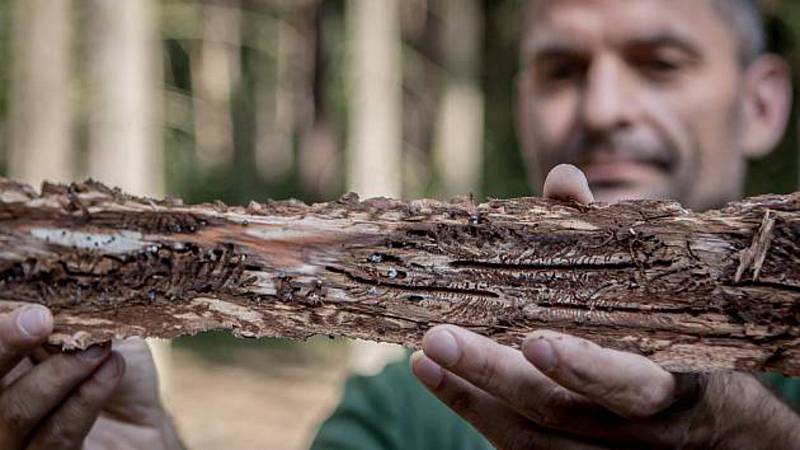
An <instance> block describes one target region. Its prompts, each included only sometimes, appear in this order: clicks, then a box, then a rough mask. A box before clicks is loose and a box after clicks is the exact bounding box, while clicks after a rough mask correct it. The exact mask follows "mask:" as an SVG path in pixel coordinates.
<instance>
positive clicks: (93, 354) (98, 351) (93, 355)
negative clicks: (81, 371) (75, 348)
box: [78, 345, 108, 362]
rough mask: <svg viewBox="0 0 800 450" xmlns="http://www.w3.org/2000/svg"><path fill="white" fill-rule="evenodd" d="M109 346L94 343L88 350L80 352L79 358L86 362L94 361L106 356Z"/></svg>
mask: <svg viewBox="0 0 800 450" xmlns="http://www.w3.org/2000/svg"><path fill="white" fill-rule="evenodd" d="M107 351H108V347H107V346H105V345H93V346H91V347H89V348H87V349H86V350H81V351H80V352H78V358H80V359H81V360H83V361H86V362H94V361H96V360H98V359H100V358H101V357H103V356H105V354H106V352H107Z"/></svg>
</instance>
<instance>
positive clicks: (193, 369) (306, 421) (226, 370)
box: [165, 345, 348, 450]
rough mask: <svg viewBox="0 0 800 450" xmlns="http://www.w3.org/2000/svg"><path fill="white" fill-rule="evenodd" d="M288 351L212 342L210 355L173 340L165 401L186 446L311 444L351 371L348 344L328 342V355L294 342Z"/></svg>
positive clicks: (289, 447) (266, 448)
mask: <svg viewBox="0 0 800 450" xmlns="http://www.w3.org/2000/svg"><path fill="white" fill-rule="evenodd" d="M286 352H287V350H286V349H283V350H281V351H279V352H277V356H276V352H274V351H268V350H267V351H261V350H258V349H254V348H244V349H242V348H239V347H237V346H233V347H229V348H217V349H214V350H212V351H211V356H210V357H209V355H208V352H198V351H196V350H193V349H191V348H188V349H187V348H185V347H182V346H180V345H177V346H174V348H173V350H172V362H171V377H170V379H171V383H170V387H169V390H168V398H166V400H165V402H166V403H167V405H168V407H169V409H170V411H171V412H172V413H173V416H174V417H175V421H176V423H177V425H178V427H179V431H180V433H181V436H182V437H183V439H184V441H185V443H186V444H187V445H188V447H189V448H191V449H241V450H246V449H259V450H272V449H274V450H299V449H307V448H308V445H309V444H310V440H311V438H312V437H313V433H314V432H315V430H316V427H317V425H318V424H319V423H320V422H321V421H322V420H323V419H324V418H325V417H327V415H328V414H329V413H330V411H332V409H333V408H334V407H335V406H336V403H337V402H338V399H339V395H340V388H341V386H342V383H343V382H344V380H345V378H346V375H347V372H348V371H347V368H346V364H345V361H346V358H344V357H342V355H344V354H346V350H345V349H344V348H343V347H342V346H338V347H337V346H333V347H330V346H329V347H325V348H323V349H322V352H324V353H325V357H324V358H315V357H314V356H313V354H314V353H315V352H316V353H319V352H320V350H319V349H317V350H314V351H309V350H308V349H307V348H306V347H303V346H296V347H295V348H292V349H289V350H288V352H289V353H294V356H291V357H289V358H287V357H286V356H287V355H286ZM306 353H311V354H312V356H310V357H309V356H308V355H306ZM215 354H216V356H214V355H215ZM297 354H303V355H304V356H303V357H302V358H297V357H296V356H297ZM340 354H341V355H340ZM220 355H222V357H220ZM298 359H299V360H298ZM310 360H312V361H313V362H312V361H310Z"/></svg>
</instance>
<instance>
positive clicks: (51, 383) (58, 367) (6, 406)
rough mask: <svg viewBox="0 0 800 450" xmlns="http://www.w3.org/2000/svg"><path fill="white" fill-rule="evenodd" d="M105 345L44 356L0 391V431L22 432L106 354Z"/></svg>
mask: <svg viewBox="0 0 800 450" xmlns="http://www.w3.org/2000/svg"><path fill="white" fill-rule="evenodd" d="M108 354H109V346H108V345H103V346H93V347H90V348H88V349H87V350H84V351H82V352H79V353H77V354H66V353H65V354H60V355H54V356H52V357H50V358H48V359H47V360H46V361H44V362H42V363H40V364H38V365H36V366H34V367H33V368H31V370H30V371H29V372H28V373H26V374H25V375H23V376H22V377H20V378H19V379H18V380H16V381H15V382H14V383H12V384H11V385H10V386H8V387H7V388H6V389H5V390H4V391H3V392H2V393H1V394H0V434H4V435H6V436H17V437H19V436H20V435H26V434H27V433H28V432H30V430H32V429H33V428H34V427H35V426H36V425H37V424H38V423H39V422H41V421H42V420H43V419H44V418H45V417H47V416H48V415H49V414H50V413H51V412H52V411H53V410H54V409H55V408H56V407H57V406H58V405H59V404H60V403H61V402H62V401H63V400H64V399H65V398H66V397H67V396H68V395H69V394H70V392H71V391H72V390H73V389H75V387H76V386H78V385H79V384H80V383H81V382H82V381H83V380H85V379H86V378H87V377H88V376H89V375H90V374H91V373H92V372H94V370H95V369H97V367H98V366H99V365H100V364H102V363H103V361H104V360H105V359H106V358H107V357H108Z"/></svg>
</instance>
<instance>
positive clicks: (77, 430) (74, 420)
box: [27, 353, 125, 450]
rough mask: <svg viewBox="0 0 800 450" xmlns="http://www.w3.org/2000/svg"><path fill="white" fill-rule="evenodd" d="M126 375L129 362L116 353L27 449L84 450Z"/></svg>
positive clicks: (68, 401) (34, 438)
mask: <svg viewBox="0 0 800 450" xmlns="http://www.w3.org/2000/svg"><path fill="white" fill-rule="evenodd" d="M124 371H125V361H124V360H123V358H122V357H121V356H120V355H119V354H118V353H112V354H111V355H110V356H109V357H108V359H106V361H105V362H104V363H103V364H102V365H101V366H100V367H99V368H98V369H97V371H95V372H94V373H93V374H92V376H91V377H90V378H89V379H87V380H86V381H84V382H83V384H81V385H80V387H78V388H77V389H76V390H75V392H74V393H73V394H72V395H70V396H69V398H67V400H66V401H64V403H63V404H62V405H61V406H60V407H59V408H58V410H56V411H55V413H53V415H52V416H51V417H50V418H49V419H47V421H46V422H44V423H43V424H42V425H41V426H40V427H38V428H37V430H36V434H35V435H34V437H33V439H32V440H31V442H30V445H29V446H28V447H27V448H28V449H30V450H39V449H41V450H45V449H47V450H50V449H53V450H59V449H63V450H67V449H69V450H73V449H75V450H77V449H80V448H82V445H83V441H84V439H85V438H86V435H87V434H88V433H89V431H90V430H91V429H92V425H93V424H94V423H95V421H96V420H97V416H98V415H99V413H100V410H101V409H102V407H103V405H104V404H105V403H106V402H107V401H108V399H109V398H111V396H112V395H113V394H114V390H115V389H116V388H117V386H118V385H119V383H120V380H121V379H122V374H123V373H124Z"/></svg>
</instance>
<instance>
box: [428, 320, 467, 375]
mask: <svg viewBox="0 0 800 450" xmlns="http://www.w3.org/2000/svg"><path fill="white" fill-rule="evenodd" d="M422 349H423V350H424V352H425V356H427V357H428V358H430V359H432V360H434V361H435V362H437V363H439V364H441V365H442V366H444V367H452V366H453V365H454V364H455V363H456V362H458V358H459V357H460V356H461V349H459V348H458V341H456V337H455V336H453V333H451V332H450V331H448V330H441V329H440V330H434V331H432V332H430V333H429V334H428V335H427V336H425V337H424V338H423V339H422Z"/></svg>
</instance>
